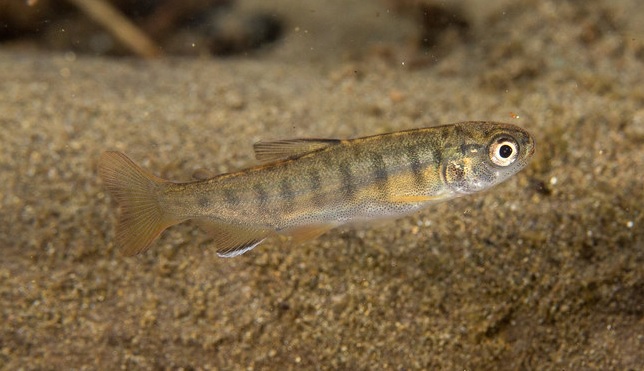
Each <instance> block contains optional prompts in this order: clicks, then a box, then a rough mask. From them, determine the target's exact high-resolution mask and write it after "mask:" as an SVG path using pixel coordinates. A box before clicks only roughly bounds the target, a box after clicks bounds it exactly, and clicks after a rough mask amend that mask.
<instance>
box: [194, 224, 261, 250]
mask: <svg viewBox="0 0 644 371" xmlns="http://www.w3.org/2000/svg"><path fill="white" fill-rule="evenodd" d="M196 222H197V224H198V225H199V226H200V227H201V228H202V229H203V230H205V231H206V232H208V234H210V235H211V236H212V237H213V239H214V240H215V245H216V246H217V255H219V256H220V257H222V258H233V257H235V256H238V255H241V254H243V253H245V252H247V251H250V250H252V249H253V248H254V247H255V246H257V245H259V244H260V243H262V241H264V240H265V239H266V237H268V236H269V235H270V234H271V233H272V230H270V229H262V228H253V227H248V226H243V225H238V224H230V223H224V222H221V221H220V220H217V219H206V218H204V219H199V220H197V221H196Z"/></svg>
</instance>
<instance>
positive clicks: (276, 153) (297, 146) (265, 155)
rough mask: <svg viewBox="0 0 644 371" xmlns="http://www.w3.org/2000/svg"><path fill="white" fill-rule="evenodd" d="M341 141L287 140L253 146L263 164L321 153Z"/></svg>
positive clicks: (256, 155) (259, 143)
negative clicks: (320, 151)
mask: <svg viewBox="0 0 644 371" xmlns="http://www.w3.org/2000/svg"><path fill="white" fill-rule="evenodd" d="M340 142H341V140H339V139H287V140H277V141H274V142H257V143H255V144H254V145H253V149H254V150H255V158H256V159H258V160H259V161H262V162H270V161H277V160H285V159H288V158H294V157H299V156H302V155H305V154H307V153H311V152H315V151H319V150H321V149H324V148H327V147H329V146H333V145H336V144H338V143H340Z"/></svg>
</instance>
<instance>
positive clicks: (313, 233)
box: [98, 122, 534, 257]
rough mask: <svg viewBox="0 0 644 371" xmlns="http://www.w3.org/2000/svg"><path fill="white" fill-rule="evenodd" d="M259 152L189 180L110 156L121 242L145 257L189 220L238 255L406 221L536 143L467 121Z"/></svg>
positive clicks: (519, 162) (500, 171)
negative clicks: (282, 240)
mask: <svg viewBox="0 0 644 371" xmlns="http://www.w3.org/2000/svg"><path fill="white" fill-rule="evenodd" d="M254 149H255V155H256V157H257V159H258V160H260V161H263V162H265V164H263V165H259V166H255V167H251V168H248V169H245V170H241V171H237V172H233V173H228V174H221V175H217V176H214V177H212V178H208V179H202V180H196V181H190V182H171V181H168V180H164V179H161V178H158V177H156V176H154V175H152V174H150V173H148V172H147V171H145V170H143V169H141V168H140V167H138V166H137V165H136V164H134V162H132V160H130V159H129V158H128V157H127V156H126V155H124V154H123V153H119V152H105V153H103V155H102V156H101V158H100V161H99V166H98V171H99V174H100V176H101V178H102V179H103V181H104V182H105V184H106V187H107V190H108V191H109V192H110V194H111V195H112V196H113V197H114V198H115V199H116V201H117V202H118V203H119V205H120V207H121V215H120V219H119V221H118V226H117V229H116V243H117V245H120V246H121V247H122V248H123V252H124V254H125V255H135V254H139V253H141V252H143V251H145V250H147V249H148V248H149V247H150V245H151V244H152V242H153V241H154V240H155V239H156V238H157V237H158V236H159V234H161V232H163V231H164V230H165V229H166V228H168V227H170V226H172V225H174V224H177V223H181V222H183V221H185V220H188V219H192V220H194V221H196V222H197V223H198V224H199V225H200V226H201V227H202V228H203V229H204V230H206V231H207V232H209V233H210V234H211V235H212V236H213V238H214V240H215V244H216V246H217V253H218V255H219V256H222V257H233V256H237V255H240V254H243V253H244V252H246V251H248V250H250V249H252V248H254V247H255V246H257V245H258V244H259V243H261V242H262V241H264V239H266V238H267V237H268V236H270V235H273V234H276V233H277V234H282V235H288V236H292V237H293V238H294V239H295V240H297V241H299V240H306V239H310V238H314V237H317V236H319V235H321V234H322V233H324V232H326V231H328V230H330V229H332V228H335V227H337V226H340V225H343V224H346V223H350V222H357V221H369V220H375V219H381V218H392V217H400V216H402V215H407V214H409V213H412V212H414V211H416V210H419V209H421V208H423V207H425V206H427V205H430V204H433V203H436V202H439V201H444V200H448V199H451V198H454V197H458V196H463V195H467V194H470V193H474V192H479V191H483V190H485V189H488V188H490V187H492V186H494V185H495V184H498V183H500V182H502V181H504V180H506V179H507V178H509V177H510V176H512V175H514V174H515V173H517V172H518V171H519V170H521V169H522V168H524V167H525V166H526V164H527V163H528V160H529V159H530V157H531V156H532V154H533V152H534V140H533V138H532V137H531V136H530V134H528V133H527V132H526V131H525V130H523V129H521V128H519V127H517V126H514V125H510V124H501V123H495V122H463V123H457V124H452V125H445V126H437V127H430V128H422V129H412V130H405V131H399V132H394V133H389V134H381V135H374V136H369V137H364V138H357V139H347V140H339V139H291V140H280V141H275V142H259V143H256V144H255V146H254ZM201 177H203V175H202V176H201Z"/></svg>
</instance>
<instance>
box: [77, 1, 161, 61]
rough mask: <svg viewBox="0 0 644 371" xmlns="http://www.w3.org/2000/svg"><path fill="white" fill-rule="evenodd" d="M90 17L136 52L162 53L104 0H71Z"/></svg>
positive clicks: (142, 55) (141, 54)
mask: <svg viewBox="0 0 644 371" xmlns="http://www.w3.org/2000/svg"><path fill="white" fill-rule="evenodd" d="M69 2H71V3H73V4H74V5H76V6H77V7H79V8H80V9H81V10H82V11H84V12H85V13H86V14H87V15H88V16H89V17H90V18H92V19H94V20H95V21H96V22H98V23H99V24H101V25H102V26H103V27H105V28H106V29H107V30H108V31H109V32H110V33H112V35H114V37H115V38H117V39H118V40H119V41H120V42H121V43H123V45H125V46H126V47H127V48H128V49H130V50H131V51H132V52H134V53H135V54H138V55H139V56H141V57H143V58H154V57H158V56H159V55H160V54H161V51H160V49H159V47H158V46H157V45H156V44H155V43H154V42H153V41H152V40H151V39H150V38H148V37H147V35H145V34H144V33H143V32H141V30H139V29H138V28H137V27H136V26H135V25H134V24H133V23H132V22H130V20H129V19H127V18H126V17H125V16H124V15H123V14H121V12H119V11H118V10H117V9H115V8H114V7H113V6H112V5H111V4H109V3H108V2H106V1H104V0H69Z"/></svg>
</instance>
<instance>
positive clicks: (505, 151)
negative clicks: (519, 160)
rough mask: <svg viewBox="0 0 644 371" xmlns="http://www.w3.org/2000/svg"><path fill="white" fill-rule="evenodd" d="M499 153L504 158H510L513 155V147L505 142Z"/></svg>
mask: <svg viewBox="0 0 644 371" xmlns="http://www.w3.org/2000/svg"><path fill="white" fill-rule="evenodd" d="M499 155H500V156H501V157H503V158H508V157H510V155H512V147H510V146H509V145H507V144H504V145H502V146H501V148H499Z"/></svg>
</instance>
